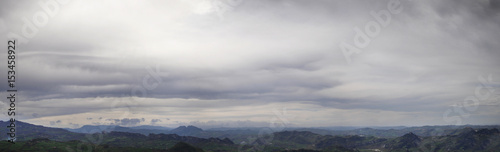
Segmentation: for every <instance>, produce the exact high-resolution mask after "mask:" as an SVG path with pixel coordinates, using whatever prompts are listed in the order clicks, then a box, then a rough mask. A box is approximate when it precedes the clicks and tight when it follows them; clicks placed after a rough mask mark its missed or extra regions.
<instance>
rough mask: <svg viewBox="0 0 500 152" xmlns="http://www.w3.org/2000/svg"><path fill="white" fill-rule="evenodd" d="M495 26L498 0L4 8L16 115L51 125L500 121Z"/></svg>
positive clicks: (12, 2) (48, 1)
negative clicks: (12, 48) (13, 44)
mask: <svg viewBox="0 0 500 152" xmlns="http://www.w3.org/2000/svg"><path fill="white" fill-rule="evenodd" d="M499 29H500V2H499V1H493V0H475V1H469V0H442V1H431V0H424V1H412V0H378V1H373V0H355V1H351V0H314V1H311V0H170V1H160V0H150V1H139V0H120V1H118V0H106V1H83V0H60V1H57V0H40V1H35V0H5V1H1V2H0V34H1V35H2V41H3V42H2V43H0V47H1V48H4V49H2V50H4V51H2V53H0V58H2V66H0V71H1V74H2V75H7V71H8V69H7V66H6V64H5V60H6V59H7V51H6V49H7V43H6V42H7V41H8V40H10V39H13V38H15V39H17V42H18V44H17V48H16V50H17V62H16V78H17V79H16V83H17V89H18V90H19V91H18V92H17V98H18V99H17V101H16V108H17V110H16V116H15V118H16V119H17V120H20V121H25V122H29V123H33V124H38V125H44V126H50V127H65V128H77V127H81V126H83V125H121V126H137V125H158V126H168V127H176V126H179V125H196V126H199V127H202V128H214V127H271V128H272V127H276V126H284V127H324V126H399V125H404V126H422V125H465V124H475V125H488V124H500V119H499V118H500V110H498V109H499V108H500V68H499V67H500V59H499V58H500V50H499V49H500V43H498V40H499V39H500V30H499ZM0 83H1V86H0V89H1V90H4V91H1V93H0V95H1V96H2V98H0V101H1V102H0V109H2V110H1V111H0V112H1V113H2V114H1V117H0V120H8V119H10V117H9V116H8V115H7V109H8V108H9V104H10V103H9V102H8V101H7V99H6V97H7V96H8V93H7V92H6V91H5V90H7V89H8V87H7V86H8V85H7V80H6V78H5V79H4V80H3V81H1V82H0Z"/></svg>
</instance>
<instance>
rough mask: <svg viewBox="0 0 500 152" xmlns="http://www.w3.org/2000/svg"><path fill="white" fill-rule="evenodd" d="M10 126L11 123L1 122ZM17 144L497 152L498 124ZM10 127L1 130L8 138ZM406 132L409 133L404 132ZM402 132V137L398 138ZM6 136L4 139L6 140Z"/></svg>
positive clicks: (97, 129) (59, 135)
mask: <svg viewBox="0 0 500 152" xmlns="http://www.w3.org/2000/svg"><path fill="white" fill-rule="evenodd" d="M0 125H3V126H7V125H8V123H7V122H3V121H0ZM16 127H17V128H16V129H17V132H16V134H17V137H18V138H17V141H16V144H11V143H8V142H6V141H5V140H3V141H1V142H0V151H31V150H33V151H88V150H92V151H195V152H199V151H499V150H500V132H499V130H498V128H499V126H470V125H469V126H424V127H403V128H398V129H393V128H391V129H372V128H356V129H350V130H349V129H347V130H329V129H328V128H287V129H285V130H283V131H279V132H272V133H268V134H262V133H260V132H259V130H262V128H227V129H221V128H218V129H207V130H203V129H201V128H198V127H195V126H180V127H177V128H167V127H158V126H138V127H121V126H83V127H81V128H77V129H62V128H50V127H44V126H39V125H33V124H29V123H25V122H21V121H18V122H17V123H16ZM6 131H7V130H6V129H2V130H0V133H1V134H4V135H5V134H6ZM403 132H406V133H403ZM401 133H403V134H402V135H400V134H401ZM6 137H7V136H5V138H6Z"/></svg>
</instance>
